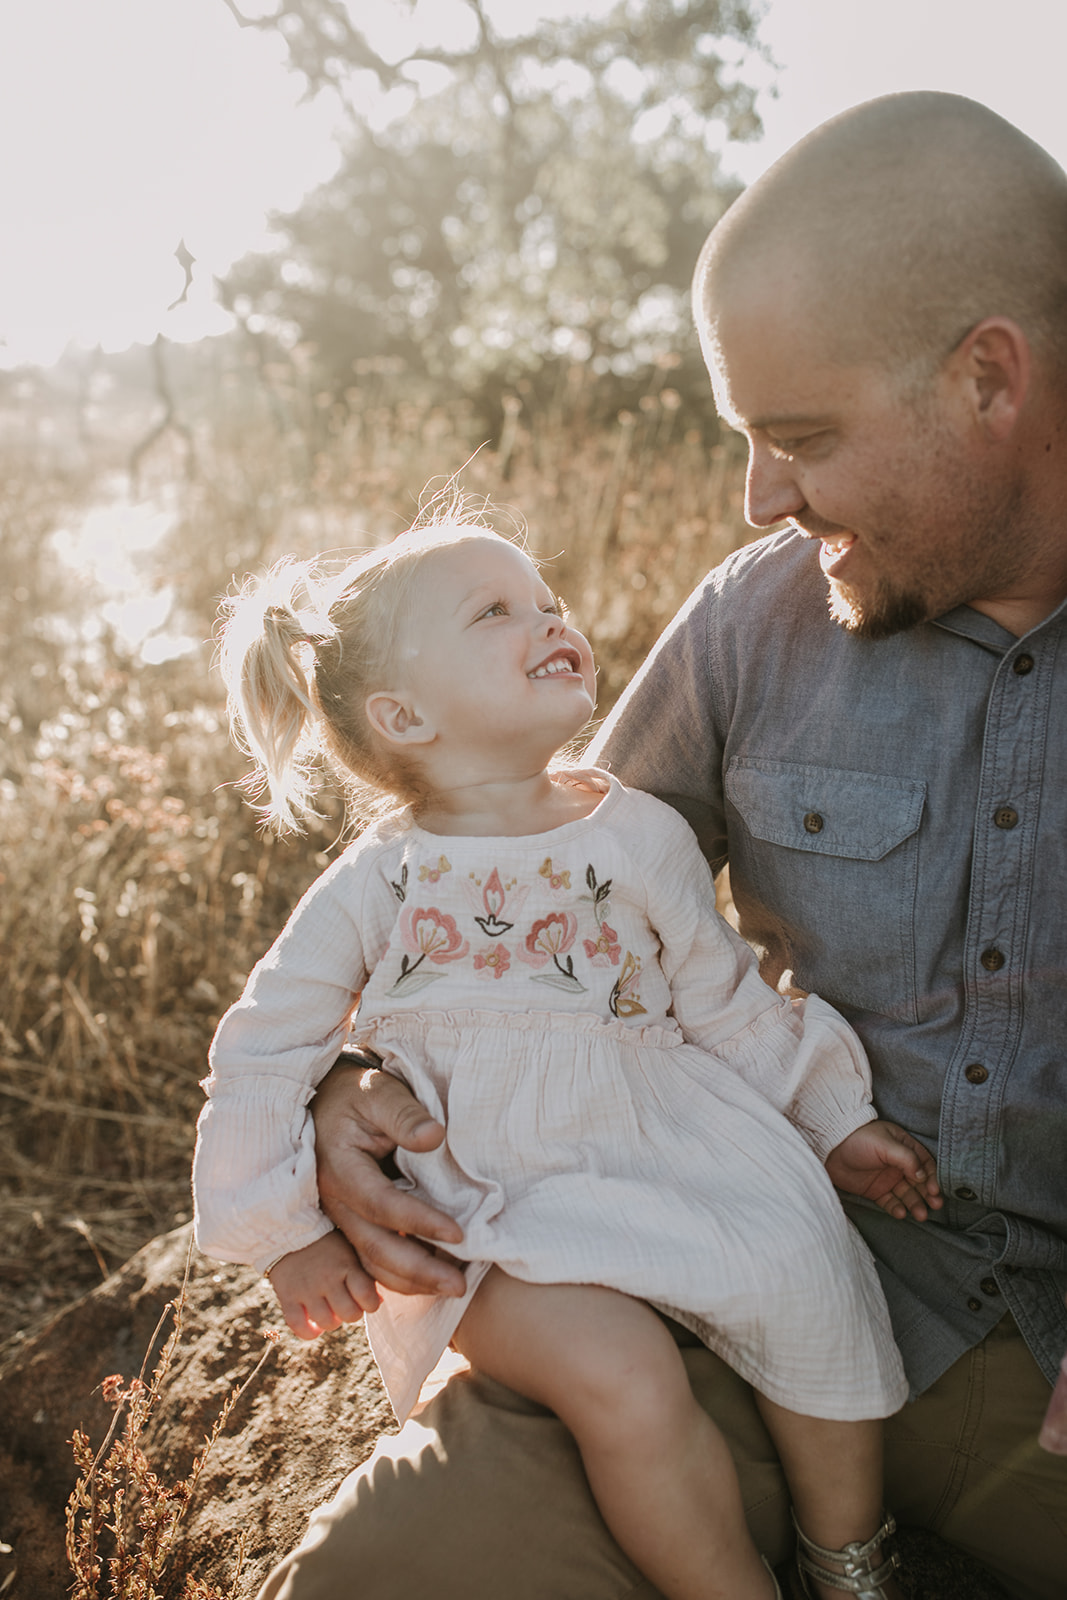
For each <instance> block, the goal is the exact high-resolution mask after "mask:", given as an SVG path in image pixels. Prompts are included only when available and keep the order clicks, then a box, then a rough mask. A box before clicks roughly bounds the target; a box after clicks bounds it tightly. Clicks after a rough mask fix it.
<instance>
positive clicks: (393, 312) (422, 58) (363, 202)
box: [221, 0, 759, 414]
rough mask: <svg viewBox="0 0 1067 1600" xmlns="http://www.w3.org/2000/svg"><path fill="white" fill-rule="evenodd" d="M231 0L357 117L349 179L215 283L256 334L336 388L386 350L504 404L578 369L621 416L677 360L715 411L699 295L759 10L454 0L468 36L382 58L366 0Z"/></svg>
mask: <svg viewBox="0 0 1067 1600" xmlns="http://www.w3.org/2000/svg"><path fill="white" fill-rule="evenodd" d="M225 3H226V4H227V5H228V6H229V7H230V9H231V10H232V11H233V13H234V15H235V16H237V17H238V20H239V21H241V22H242V24H243V25H245V26H249V27H255V28H260V29H268V30H271V31H274V32H276V33H277V34H279V35H280V36H281V37H282V38H283V39H284V41H285V43H286V46H287V48H288V52H289V59H290V62H291V64H292V66H293V68H294V69H295V70H297V71H299V72H300V73H302V74H303V75H304V77H305V79H306V81H307V85H308V92H309V93H311V94H314V93H318V92H321V91H323V90H325V89H332V90H333V91H334V92H335V93H336V94H337V95H338V96H339V97H340V99H341V101H342V103H343V105H344V106H345V108H346V110H347V112H348V114H349V115H348V129H349V132H348V137H347V140H346V142H345V146H344V150H343V155H342V160H341V164H340V167H339V170H338V172H337V174H336V176H335V177H334V178H333V179H331V180H330V181H329V182H328V183H326V184H325V185H323V186H322V187H321V188H319V189H318V190H317V191H315V192H314V193H312V194H311V195H310V196H309V197H308V198H307V199H306V200H305V202H304V203H303V204H302V205H301V206H300V207H299V208H298V209H297V210H296V211H293V212H290V213H288V214H287V215H284V216H279V217H277V218H276V219H275V224H274V225H275V228H276V230H277V231H278V233H279V235H280V239H281V242H282V249H281V250H280V252H279V253H277V254H271V255H259V256H250V257H247V258H246V259H245V260H243V261H242V262H240V263H238V265H237V266H236V267H235V268H234V269H233V270H232V271H231V272H230V274H229V275H228V277H227V278H226V280H225V282H224V283H223V284H222V285H221V292H222V296H223V299H224V301H225V303H226V305H227V306H228V307H229V308H230V309H232V310H233V311H234V312H235V313H236V314H237V316H238V317H239V318H240V319H241V321H242V322H243V323H244V324H245V326H246V327H247V328H249V329H250V330H252V331H255V332H263V331H267V332H270V333H272V334H273V335H274V336H275V337H276V338H277V339H278V340H279V341H280V343H281V344H282V345H283V346H289V347H291V346H292V345H294V344H296V343H298V342H299V343H303V344H305V345H306V346H309V347H310V348H311V350H312V352H313V354H314V360H315V365H316V369H317V372H318V375H319V377H320V379H321V381H322V382H323V383H324V384H326V385H328V386H329V388H330V390H331V392H332V393H333V395H334V396H335V397H337V398H339V399H340V398H342V397H343V396H344V394H345V392H346V390H348V389H349V388H350V387H351V386H352V385H353V384H354V383H358V381H359V379H360V378H361V377H362V376H365V375H366V374H368V373H370V372H380V371H381V370H382V368H383V363H384V364H385V370H387V371H391V372H392V373H393V374H394V375H395V376H398V375H400V374H404V375H406V376H407V377H408V378H409V379H411V380H415V381H417V382H419V383H420V384H421V385H423V386H425V385H426V384H427V383H430V384H431V385H432V386H433V389H434V391H435V392H436V393H437V394H438V395H439V396H440V397H442V398H447V397H448V396H449V394H455V393H457V392H461V393H464V394H466V395H467V396H469V397H472V398H482V399H488V400H490V401H492V400H495V399H496V398H497V397H498V396H499V395H500V393H501V392H502V391H504V390H506V389H508V388H513V387H514V386H515V385H516V384H517V383H519V382H520V381H522V380H526V382H527V384H529V385H530V386H531V387H532V389H533V392H534V393H535V394H537V395H539V396H544V395H546V394H548V393H550V392H551V391H552V388H553V385H554V384H555V382H556V380H557V376H558V373H559V371H560V369H561V368H565V367H567V366H569V365H571V364H572V363H574V362H581V363H582V364H583V365H587V366H588V367H589V368H590V369H591V371H592V372H593V373H595V374H597V375H598V376H600V377H602V378H604V379H605V380H606V381H605V382H604V383H603V384H602V385H601V386H600V390H599V399H600V403H601V404H602V406H603V408H604V409H605V411H606V412H607V413H608V414H610V413H611V412H612V411H613V410H614V409H617V407H618V404H619V403H620V401H621V400H624V399H625V398H626V397H627V396H629V395H630V394H632V393H634V392H635V391H636V392H643V387H647V382H648V373H649V369H651V368H653V367H654V366H655V364H656V363H657V361H660V362H661V361H662V360H663V358H664V357H669V358H670V359H671V360H672V361H673V362H677V360H678V358H679V357H681V362H680V364H679V366H678V369H677V373H676V377H675V379H674V380H673V381H674V383H675V387H676V388H678V389H679V390H680V391H681V392H682V394H683V396H685V395H686V394H687V392H692V394H693V397H694V400H696V397H697V396H699V404H700V405H701V407H702V408H703V409H705V410H707V409H708V408H707V400H706V396H707V380H706V378H705V376H704V375H703V371H702V368H701V367H700V363H699V355H698V352H697V351H696V348H695V341H694V340H693V337H692V335H691V332H690V318H689V312H688V304H687V300H688V286H689V280H690V276H691V274H692V270H693V264H694V262H695V260H696V256H697V252H698V250H699V248H700V245H701V243H702V242H703V239H704V237H705V235H706V234H707V231H708V229H709V227H710V226H711V225H712V224H713V223H714V222H715V220H716V219H717V217H718V216H719V215H720V214H721V212H722V211H723V209H724V208H725V206H726V205H727V204H728V203H729V202H730V201H731V200H732V199H733V198H734V197H735V195H736V193H737V192H738V187H739V186H738V185H737V184H736V182H734V181H733V180H731V179H730V178H728V177H726V176H725V175H724V173H723V170H722V166H721V161H720V154H719V151H720V149H721V147H722V145H723V143H724V141H725V140H726V139H727V138H729V139H731V140H736V139H744V138H747V137H750V136H752V135H754V134H755V133H756V132H758V129H759V122H758V119H757V117H756V114H755V111H754V109H753V100H754V96H753V92H752V91H751V90H750V89H748V88H746V87H745V86H744V85H743V84H742V83H740V82H738V81H737V79H736V77H735V76H734V70H735V67H736V62H737V60H738V59H739V58H740V57H741V56H742V55H743V52H744V51H745V50H753V49H755V48H757V46H756V38H755V27H756V19H755V14H754V11H753V8H752V7H751V6H749V5H746V4H744V3H740V0H624V3H622V4H620V5H618V6H616V7H615V8H614V9H613V10H612V11H611V12H610V13H609V14H608V15H606V16H601V17H590V16H572V17H568V18H566V19H564V20H551V19H542V20H538V21H535V22H530V23H529V24H528V25H526V26H520V27H519V28H516V27H515V26H514V25H512V26H509V27H508V28H507V29H505V27H504V25H503V24H502V22H501V21H494V20H493V16H492V14H491V11H490V7H489V6H488V5H487V4H486V3H485V0H452V11H451V14H450V26H449V30H448V33H449V38H450V39H451V40H453V41H454V42H452V43H450V44H449V45H448V46H447V47H443V46H433V47H431V46H429V45H425V44H423V45H419V44H412V45H411V47H410V48H409V49H408V50H407V51H406V52H405V53H404V54H402V55H401V56H399V57H398V58H396V59H386V57H385V55H384V54H383V53H382V48H381V45H380V44H376V43H375V42H374V30H373V27H372V26H371V25H370V24H371V23H372V21H373V12H372V8H371V7H368V6H366V5H362V6H358V5H346V4H345V3H344V0H281V3H280V4H279V5H278V6H277V7H276V9H274V10H272V11H270V13H269V14H261V15H258V16H250V15H248V14H246V13H245V12H243V11H242V10H241V9H239V7H238V5H237V0H225ZM498 9H500V8H498ZM514 9H515V11H516V13H517V12H518V11H519V9H520V8H518V7H516V8H514ZM412 10H414V5H412ZM727 45H729V46H730V48H729V49H727V48H726V46H727ZM611 380H614V381H611Z"/></svg>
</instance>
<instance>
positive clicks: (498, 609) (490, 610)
mask: <svg viewBox="0 0 1067 1600" xmlns="http://www.w3.org/2000/svg"><path fill="white" fill-rule="evenodd" d="M507 614H508V608H507V606H506V605H505V604H504V602H503V600H494V601H493V603H492V605H491V606H486V608H485V610H484V611H483V612H482V614H481V615H482V616H483V617H506V616H507ZM480 620H481V618H479V621H480Z"/></svg>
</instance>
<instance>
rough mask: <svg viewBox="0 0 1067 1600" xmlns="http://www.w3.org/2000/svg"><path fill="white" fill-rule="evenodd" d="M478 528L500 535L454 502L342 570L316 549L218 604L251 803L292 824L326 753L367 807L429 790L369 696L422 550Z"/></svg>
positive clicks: (299, 819) (384, 683) (477, 533)
mask: <svg viewBox="0 0 1067 1600" xmlns="http://www.w3.org/2000/svg"><path fill="white" fill-rule="evenodd" d="M486 536H489V537H501V536H500V535H499V534H497V533H496V530H495V529H494V528H492V527H490V526H489V524H488V522H487V521H486V514H485V511H484V510H483V511H481V512H478V513H474V512H471V511H470V510H468V509H467V508H466V507H465V506H464V504H463V502H462V501H453V502H451V503H450V505H449V506H448V507H447V508H446V509H443V510H439V511H437V512H435V513H433V514H432V515H431V516H430V517H429V519H428V520H423V521H420V522H416V524H415V525H414V526H413V527H411V528H409V529H408V530H407V531H406V532H405V533H402V534H400V535H399V537H398V538H396V539H394V540H393V541H392V543H391V544H388V545H385V546H383V547H382V548H381V549H379V550H372V551H370V552H368V553H367V554H365V555H363V556H360V557H359V558H358V559H357V560H355V561H352V562H350V563H349V564H348V565H347V566H345V567H344V568H343V569H342V570H341V571H340V572H335V573H333V574H331V573H330V572H329V570H328V568H327V565H326V564H325V563H324V562H323V561H322V560H321V559H318V558H316V559H315V560H312V561H296V560H294V559H292V558H286V559H284V560H282V561H279V562H277V563H276V565H275V566H273V567H271V569H270V570H269V572H267V573H266V574H265V575H264V576H263V577H262V578H258V579H255V578H250V579H248V580H246V582H245V583H244V585H243V586H242V587H241V589H240V591H239V592H238V593H237V594H235V595H231V596H229V597H228V598H227V599H226V600H225V601H224V602H223V605H222V608H221V611H220V617H221V619H222V627H221V631H220V636H219V637H220V652H219V654H220V665H221V668H222V675H223V678H224V679H225V682H226V687H227V690H228V694H229V702H228V707H229V713H230V726H231V729H232V732H233V736H234V738H235V740H236V741H237V743H238V744H239V745H240V746H241V747H242V748H243V749H244V750H247V751H248V753H249V754H250V755H251V756H252V758H253V759H254V761H255V763H256V770H255V771H254V772H253V773H252V774H250V776H249V777H248V778H247V779H246V780H245V785H244V786H245V787H246V788H247V789H248V790H249V792H250V793H251V794H253V795H254V796H259V795H262V794H264V793H265V794H266V796H267V799H266V801H265V802H264V803H263V804H261V805H260V806H259V810H260V811H261V813H262V815H263V816H264V818H265V819H266V820H267V821H268V822H269V823H270V824H272V825H273V826H274V827H275V828H276V829H277V830H278V831H279V832H282V831H285V830H287V829H296V830H297V831H300V830H301V829H302V828H303V825H304V822H305V821H306V819H307V818H309V817H312V816H314V815H316V810H315V806H314V801H313V795H314V787H315V782H314V774H315V769H316V766H317V765H318V763H319V761H320V760H321V758H322V757H323V756H324V755H325V756H329V757H332V758H333V761H334V762H335V763H336V764H337V765H338V766H339V767H340V769H341V770H342V772H343V774H344V776H345V778H346V780H347V786H348V789H349V801H350V804H352V803H353V802H354V804H355V807H356V809H357V810H358V811H359V812H360V813H361V814H363V815H364V816H366V815H368V814H373V813H374V812H375V811H381V810H383V809H389V807H388V806H386V807H383V806H382V804H381V801H382V798H383V797H386V798H387V800H388V801H390V802H392V803H395V802H396V801H400V802H402V803H408V802H411V801H418V800H419V799H420V798H424V797H425V789H424V786H423V784H422V780H421V778H420V774H419V769H418V766H417V764H416V763H415V762H413V761H407V760H405V759H402V758H400V757H398V756H397V754H396V752H395V751H393V750H388V749H386V747H385V746H384V745H383V743H382V741H381V740H379V739H378V738H377V737H376V736H375V735H374V734H373V732H372V730H371V728H370V727H369V725H368V723H367V718H366V714H365V709H364V708H365V703H366V699H367V696H368V695H369V694H371V693H373V692H374V691H375V690H379V689H388V688H391V687H393V684H392V682H391V676H392V670H393V667H394V664H395V660H396V647H397V642H398V638H399V635H400V630H401V626H402V622H403V617H404V613H405V610H406V602H407V601H408V600H409V599H410V597H411V594H412V590H413V588H414V585H415V581H416V578H417V575H418V572H419V569H420V567H421V564H422V562H423V560H424V559H425V557H426V556H427V555H429V554H431V553H432V552H434V551H436V550H440V549H441V548H442V547H443V546H446V545H449V544H454V543H457V542H459V541H460V540H462V539H464V538H473V537H477V538H485V537H486Z"/></svg>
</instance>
